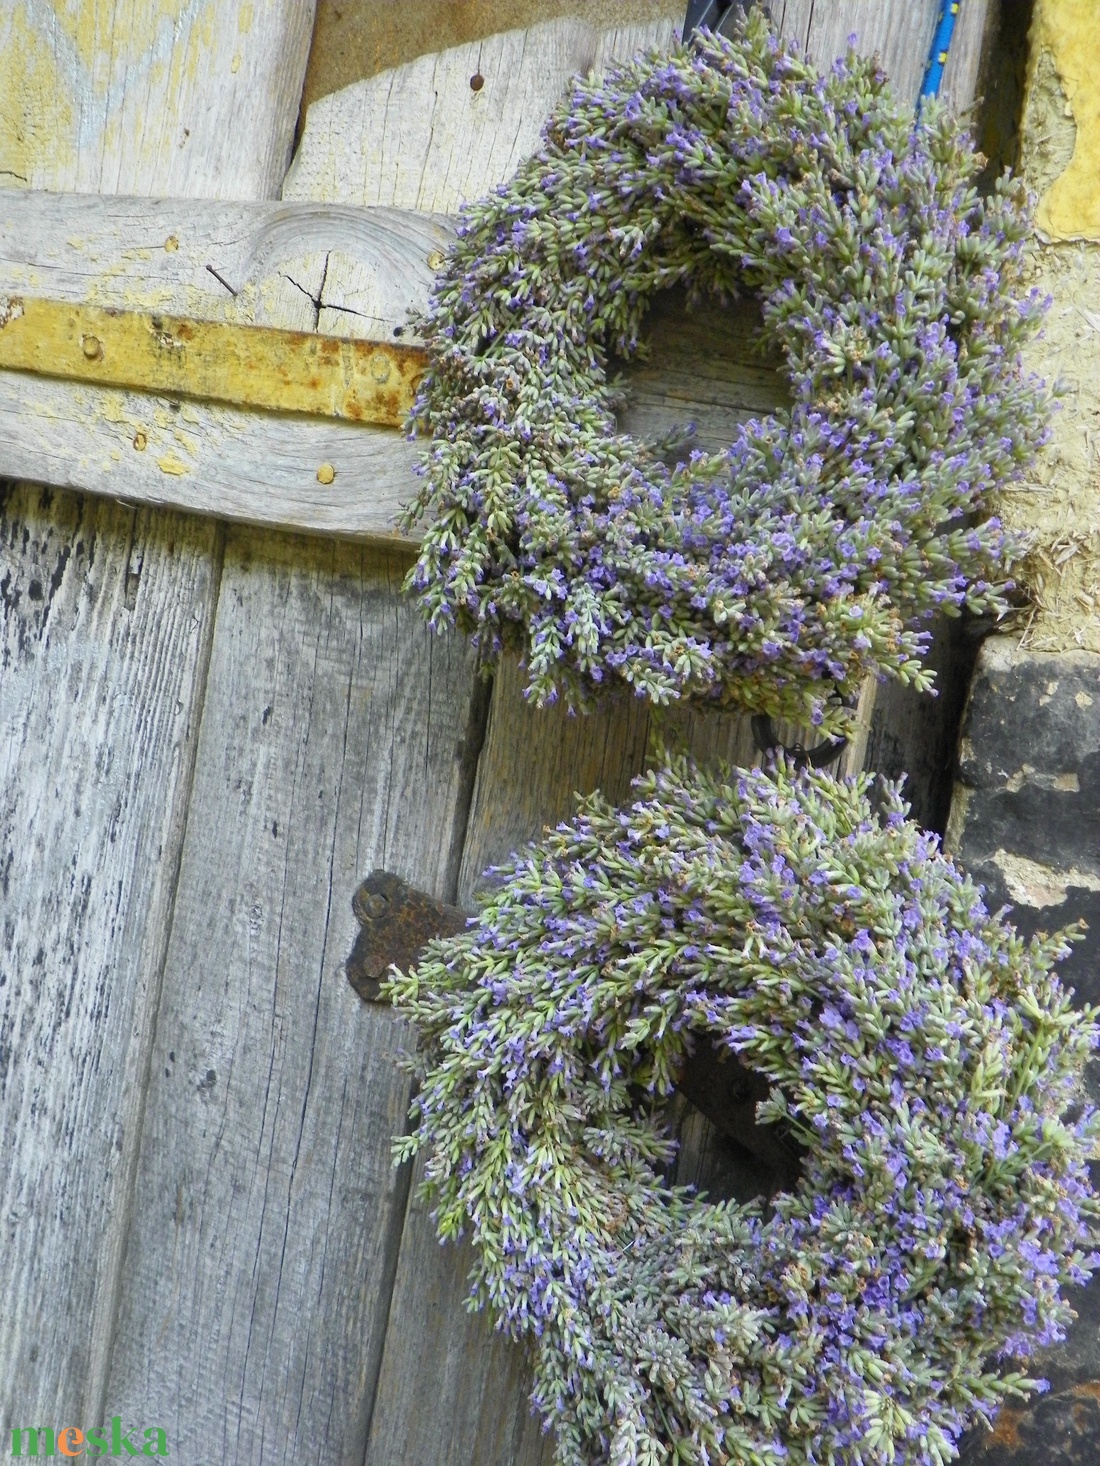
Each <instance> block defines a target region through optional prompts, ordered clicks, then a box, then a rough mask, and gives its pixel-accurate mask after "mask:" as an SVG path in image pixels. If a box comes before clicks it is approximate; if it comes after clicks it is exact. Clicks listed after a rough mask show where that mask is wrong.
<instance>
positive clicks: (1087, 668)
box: [946, 637, 1100, 1466]
mask: <svg viewBox="0 0 1100 1466" xmlns="http://www.w3.org/2000/svg"><path fill="white" fill-rule="evenodd" d="M946 844H947V847H948V849H949V850H950V851H951V853H952V854H954V855H956V856H957V857H958V858H959V859H960V861H961V862H962V864H963V865H965V866H966V868H967V869H968V870H969V871H970V872H971V873H972V874H973V875H974V876H975V877H976V878H977V879H978V880H980V881H981V882H982V884H983V885H984V886H985V887H986V891H987V900H988V902H989V904H990V905H991V906H993V907H997V906H1001V905H1005V904H1007V905H1011V906H1012V908H1013V911H1012V919H1013V921H1014V922H1015V924H1016V926H1017V928H1018V929H1019V930H1021V931H1023V932H1027V933H1029V934H1030V933H1033V932H1036V931H1053V930H1055V929H1057V928H1059V927H1063V926H1068V925H1069V924H1070V923H1071V922H1073V921H1076V920H1078V919H1084V920H1085V921H1087V922H1088V926H1089V930H1088V933H1087V936H1086V940H1085V941H1083V942H1079V943H1078V944H1077V945H1076V946H1075V947H1074V949H1073V954H1072V956H1071V957H1070V958H1069V959H1068V960H1067V961H1066V962H1064V963H1063V964H1062V973H1063V976H1064V977H1065V980H1066V981H1067V982H1068V983H1069V984H1071V985H1072V986H1073V987H1074V988H1075V989H1076V991H1077V997H1078V999H1079V1000H1080V1001H1081V1002H1089V1003H1096V1002H1100V962H1098V961H1097V956H1098V952H1100V656H1097V655H1095V654H1094V653H1091V652H1029V651H1022V650H1020V649H1019V648H1018V647H1017V646H1016V643H1015V642H1014V641H1011V640H1009V639H1007V638H1005V637H991V638H990V639H989V640H988V641H987V642H986V643H985V644H984V646H983V647H982V650H981V653H980V655H979V658H978V665H977V669H976V671H975V675H974V681H973V684H972V686H971V692H970V700H969V703H968V706H967V711H966V715H965V718H964V722H963V733H962V743H961V747H960V751H959V770H958V782H957V784H956V786H955V794H954V799H953V802H952V808H951V818H950V821H949V823H948V827H947V839H946ZM1071 1299H1072V1302H1073V1306H1074V1308H1075V1309H1076V1310H1077V1313H1078V1319H1077V1322H1076V1324H1074V1326H1073V1328H1072V1329H1071V1331H1070V1334H1069V1337H1068V1338H1067V1340H1066V1342H1065V1343H1064V1344H1063V1345H1062V1346H1061V1347H1060V1348H1058V1349H1056V1350H1052V1351H1051V1352H1050V1353H1048V1354H1047V1355H1046V1356H1044V1357H1043V1358H1041V1359H1038V1360H1035V1361H1033V1362H1032V1365H1031V1366H1030V1372H1031V1373H1032V1374H1034V1375H1039V1376H1041V1377H1043V1378H1045V1379H1047V1380H1048V1381H1049V1382H1050V1391H1049V1393H1048V1394H1045V1395H1041V1396H1036V1397H1033V1399H1032V1400H1031V1402H1030V1403H1028V1404H1026V1405H1024V1406H1022V1407H1021V1406H1016V1407H1012V1406H1006V1408H1005V1409H1003V1410H1002V1411H1001V1413H1000V1415H999V1416H998V1418H997V1421H996V1424H995V1426H994V1429H993V1430H992V1431H991V1432H990V1431H974V1432H972V1433H971V1435H970V1436H969V1437H968V1439H967V1441H966V1442H965V1444H964V1446H963V1450H962V1460H963V1461H964V1462H969V1463H975V1466H976V1463H978V1462H980V1463H981V1466H1040V1463H1043V1466H1045V1463H1047V1462H1050V1461H1059V1462H1065V1463H1067V1466H1068V1463H1074V1462H1082V1463H1084V1462H1086V1461H1087V1462H1089V1463H1090V1466H1092V1463H1094V1462H1096V1460H1097V1459H1098V1457H1100V1275H1098V1276H1097V1277H1096V1278H1094V1280H1093V1282H1092V1283H1091V1284H1090V1286H1089V1287H1088V1288H1085V1289H1076V1290H1073V1292H1072V1295H1071Z"/></svg>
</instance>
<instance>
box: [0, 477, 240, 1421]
mask: <svg viewBox="0 0 1100 1466" xmlns="http://www.w3.org/2000/svg"><path fill="white" fill-rule="evenodd" d="M216 534H217V531H216V527H215V526H214V525H213V524H211V523H208V522H202V521H193V520H188V519H185V518H183V517H181V516H178V515H161V514H157V513H154V512H152V511H144V512H142V513H140V514H139V513H135V511H133V510H131V509H127V508H124V507H122V506H120V505H116V504H112V503H110V502H108V501H103V500H98V501H97V500H80V499H77V498H74V497H73V496H71V495H68V494H58V495H53V494H50V493H49V492H46V491H40V490H37V489H32V488H28V487H15V486H11V485H8V486H5V487H4V490H3V493H2V496H0V536H2V538H0V567H2V569H0V597H2V600H3V605H4V616H3V628H2V632H0V852H3V854H2V855H0V862H2V864H3V872H2V876H0V889H2V892H3V900H2V903H0V905H2V913H3V914H2V918H0V1156H2V1160H0V1217H2V1218H3V1223H2V1225H3V1241H4V1256H5V1259H6V1263H5V1267H4V1269H3V1275H2V1277H0V1426H2V1428H3V1429H4V1430H5V1431H6V1430H7V1429H9V1428H10V1427H11V1426H12V1425H24V1424H31V1423H35V1422H41V1423H44V1424H48V1425H50V1426H51V1427H54V1428H56V1426H57V1425H58V1423H59V1422H63V1421H71V1420H86V1419H89V1418H90V1417H91V1415H92V1414H93V1413H94V1410H95V1408H96V1402H95V1401H94V1399H93V1398H92V1395H93V1393H94V1383H93V1379H94V1375H95V1373H96V1370H97V1367H98V1360H97V1358H96V1356H97V1354H101V1353H102V1351H103V1349H104V1347H105V1342H106V1334H107V1333H108V1332H109V1323H110V1316H111V1313H112V1305H113V1292H114V1286H115V1278H116V1275H117V1271H118V1266H119V1254H120V1250H121V1245H122V1238H123V1235H124V1230H125V1218H126V1201H127V1195H128V1179H129V1178H128V1170H129V1165H130V1164H131V1163H132V1154H131V1147H132V1140H133V1135H134V1131H135V1129H136V1127H137V1125H138V1122H139V1115H140V1101H141V1088H142V1085H143V1082H144V1067H145V1045H146V1039H147V1031H148V1027H149V1023H150V1013H151V1009H152V1007H153V1006H154V1005H155V1001H156V990H157V985H158V978H159V972H160V964H161V962H162V960H163V944H164V937H165V932H166V928H167V922H168V916H169V912H170V909H171V900H172V881H173V877H174V874H175V862H176V858H177V857H178V851H179V839H180V825H181V822H182V819H183V815H184V809H183V793H184V789H185V785H186V775H187V773H188V769H189V765H190V761H191V754H190V748H189V744H190V740H191V737H192V734H193V728H194V719H195V708H196V704H197V701H198V698H199V696H200V695H201V687H202V681H203V671H204V668H203V656H204V650H205V648H206V647H208V645H209V635H208V633H209V624H208V623H209V618H210V617H211V615H212V609H213V600H214V592H215V585H216V578H217V562H216V557H215V553H214V552H215V542H216Z"/></svg>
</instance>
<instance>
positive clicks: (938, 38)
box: [920, 0, 960, 100]
mask: <svg viewBox="0 0 1100 1466" xmlns="http://www.w3.org/2000/svg"><path fill="white" fill-rule="evenodd" d="M959 3H960V0H945V3H944V7H943V9H942V10H941V11H940V19H939V24H938V25H937V26H936V34H935V35H934V36H933V38H932V50H931V51H930V52H929V55H928V65H927V66H926V67H925V68H924V81H923V82H922V83H921V89H920V94H921V98H922V100H923V98H925V97H934V96H935V95H936V93H937V92H938V91H939V89H940V83H941V82H942V81H943V69H944V67H945V66H946V65H947V53H948V51H949V50H950V49H951V37H952V35H953V34H954V32H955V21H956V20H957V19H958V15H959Z"/></svg>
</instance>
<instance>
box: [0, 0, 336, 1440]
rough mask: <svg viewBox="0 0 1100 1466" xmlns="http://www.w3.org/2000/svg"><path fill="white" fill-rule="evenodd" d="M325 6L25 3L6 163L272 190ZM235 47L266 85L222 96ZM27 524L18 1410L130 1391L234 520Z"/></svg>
mask: <svg viewBox="0 0 1100 1466" xmlns="http://www.w3.org/2000/svg"><path fill="white" fill-rule="evenodd" d="M248 15H251V16H252V19H251V20H249V21H248V23H247V24H246V23H245V22H246V17H247V16H248ZM311 18H312V0H278V3H275V0H272V3H270V4H267V5H265V6H263V7H259V6H250V5H246V4H245V3H244V0H241V3H239V4H237V3H234V4H230V5H227V6H222V7H218V14H217V15H215V14H214V7H203V6H199V5H190V4H186V5H181V4H177V3H169V0H163V3H158V4H145V5H135V4H133V3H126V0H117V3H115V4H103V5H97V6H90V5H85V4H77V3H75V0H73V3H69V0H58V3H56V4H49V3H34V4H32V3H30V0H18V3H15V4H13V5H9V6H7V7H4V9H3V12H2V14H0V180H2V181H3V182H4V184H5V185H7V186H26V187H35V188H52V189H71V188H78V187H83V188H86V189H88V188H98V189H101V190H104V191H109V190H112V189H129V190H132V191H135V192H146V193H148V192H155V191H162V192H169V191H171V190H172V189H179V190H181V191H182V190H185V189H187V188H188V187H190V188H192V189H193V190H194V191H195V192H197V193H203V194H204V195H207V196H221V197H227V196H233V197H249V196H252V197H270V196H271V195H272V194H273V193H274V192H275V191H276V190H277V188H278V186H279V183H280V182H281V179H282V174H283V171H284V168H285V161H286V157H285V155H286V150H287V146H288V143H289V137H290V130H291V129H292V127H293V123H294V116H295V112H296V107H297V97H298V95H299V92H300V87H301V80H302V74H303V72H304V66H305V59H306V58H305V51H306V47H307V45H308V38H309V29H310V23H311ZM234 32H235V34H236V35H237V36H238V37H239V38H240V39H239V41H233V40H232V35H233V33H234ZM231 42H232V45H233V47H234V48H235V49H232V50H230V49H229V48H230V44H231ZM238 54H239V56H240V61H239V63H238V65H237V66H236V68H234V65H233V62H234V58H235V57H237V55H238ZM219 58H220V59H219ZM223 63H224V70H225V73H226V76H227V78H237V77H238V76H240V83H239V84H238V82H237V81H235V80H234V81H233V82H232V84H230V82H229V81H228V80H227V82H226V86H225V87H224V88H223V92H222V93H219V95H218V98H214V97H213V96H212V95H210V96H208V95H207V92H208V88H209V77H210V75H211V74H212V73H214V74H218V73H220V72H221V71H222V69H223ZM288 99H289V100H288ZM2 522H3V534H4V554H3V559H2V561H0V566H2V569H0V586H2V587H3V590H2V591H0V598H2V601H3V626H4V630H3V636H4V641H3V646H4V654H3V655H4V661H3V670H2V674H0V678H2V680H0V749H3V751H4V753H3V762H2V764H0V850H3V851H5V852H8V851H10V852H12V855H13V857H14V858H13V859H12V860H11V861H10V863H8V864H7V868H6V870H5V873H4V881H3V921H2V922H0V963H2V967H0V980H2V981H0V1034H2V1035H3V1037H2V1038H0V1070H2V1072H3V1077H2V1080H0V1084H2V1086H3V1116H4V1121H3V1123H4V1135H3V1160H2V1162H0V1216H3V1217H4V1219H5V1221H4V1226H5V1229H6V1237H5V1240H6V1241H7V1242H8V1248H9V1256H10V1257H11V1259H12V1266H10V1267H8V1268H5V1270H4V1278H3V1282H2V1284H0V1290H2V1291H0V1428H2V1429H5V1430H6V1429H7V1428H9V1427H10V1426H11V1425H12V1424H20V1425H22V1424H26V1423H29V1422H30V1421H31V1420H38V1421H40V1422H41V1423H44V1424H49V1425H51V1426H52V1427H56V1426H57V1425H58V1424H59V1423H61V1422H62V1421H66V1420H68V1421H73V1420H78V1421H83V1422H89V1423H91V1422H97V1421H98V1419H99V1418H100V1417H101V1414H102V1409H103V1405H104V1403H105V1399H104V1386H105V1379H106V1373H107V1368H108V1357H109V1351H110V1342H111V1336H112V1331H113V1323H114V1317H115V1311H116V1302H117V1294H118V1287H119V1281H120V1275H121V1270H122V1255H123V1249H124V1245H125V1238H126V1230H127V1222H128V1217H129V1205H130V1198H131V1196H132V1187H133V1177H134V1169H135V1166H136V1164H137V1145H138V1141H139V1138H140V1132H141V1118H142V1107H143V1102H144V1101H143V1095H144V1090H145V1086H146V1083H147V1076H148V1066H149V1062H150V1052H151V1042H152V1034H153V1025H154V1019H155V1013H156V1006H157V1002H158V999H159V992H160V980H161V974H162V971H163V963H164V957H165V951H166V944H167V937H168V928H169V924H170V920H171V910H172V900H173V894H174V885H175V877H176V872H177V869H178V862H179V857H180V850H181V843H182V839H183V830H184V825H185V820H186V811H187V800H188V793H189V788H190V777H191V771H192V767H193V762H194V750H195V736H196V733H197V727H198V721H199V716H200V712H201V705H202V696H203V690H204V686H205V676H206V667H207V659H208V656H209V649H210V636H211V629H212V625H213V619H214V608H215V604H216V600H217V585H218V576H219V573H220V544H221V540H220V532H219V531H218V529H217V527H216V525H214V524H212V523H211V522H208V521H206V522H203V521H193V520H189V519H187V518H185V517H182V516H179V515H175V514H166V513H161V512H155V511H146V510H143V511H135V510H133V509H124V508H120V507H119V506H117V505H114V504H111V503H110V502H100V503H96V502H91V501H89V502H85V501H83V500H81V499H79V498H77V497H75V496H72V495H69V494H63V493H41V492H39V491H37V490H32V489H26V488H16V489H14V490H11V489H9V490H8V491H7V492H6V495H5V500H4V511H3V521H2ZM17 1256H18V1257H19V1258H20V1259H21V1260H22V1262H23V1264H24V1265H23V1266H21V1265H19V1264H18V1263H16V1261H15V1258H16V1257H17Z"/></svg>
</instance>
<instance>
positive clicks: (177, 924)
mask: <svg viewBox="0 0 1100 1466" xmlns="http://www.w3.org/2000/svg"><path fill="white" fill-rule="evenodd" d="M406 568H407V561H406V558H405V557H393V556H386V555H385V554H384V553H383V554H381V555H380V554H379V552H378V551H375V550H369V549H366V548H364V547H358V546H352V545H347V544H340V543H338V542H325V541H313V540H302V539H297V538H292V537H288V536H281V535H264V536H260V535H256V534H254V533H251V532H247V531H234V532H231V533H230V535H229V538H228V542H227V547H226V554H225V567H224V570H223V573H222V582H221V599H220V606H219V612H218V623H217V628H216V632H215V637H214V646H213V653H212V659H211V666H210V674H209V679H208V690H207V697H206V703H205V708H204V712H203V724H202V733H201V737H200V742H199V750H198V758H197V763H196V773H195V784H194V791H193V795H192V800H191V808H190V812H189V816H188V824H187V837H186V843H185V847H184V855H183V862H182V868H181V874H180V882H179V889H178V892H177V896H176V903H175V912H174V919H173V926H172V939H171V944H170V948H169V952H168V960H167V964H166V968H165V980H164V990H163V998H162V1002H161V1007H160V1013H159V1016H158V1023H157V1039H156V1048H155V1052H154V1061H153V1066H152V1079H151V1085H150V1092H149V1096H148V1100H147V1105H146V1118H145V1129H144V1135H143V1139H142V1150H141V1161H140V1166H139V1170H138V1183H137V1192H136V1205H135V1212H134V1221H133V1225H132V1229H131V1237H130V1244H129V1247H128V1249H127V1254H126V1277H125V1283H124V1289H123V1295H122V1306H121V1311H120V1317H119V1332H118V1342H117V1345H116V1348H115V1354H114V1361H113V1369H112V1374H111V1382H110V1389H109V1392H108V1393H109V1398H110V1400H111V1402H112V1408H113V1409H115V1410H119V1411H121V1412H122V1413H123V1414H124V1415H126V1416H127V1418H138V1417H143V1418H148V1419H155V1420H157V1421H160V1422H163V1424H164V1425H165V1428H166V1429H167V1430H168V1433H169V1438H170V1440H171V1442H172V1448H173V1451H175V1452H178V1453H179V1454H180V1455H181V1457H182V1458H184V1459H186V1460H194V1461H199V1460H215V1459H217V1460H232V1461H234V1462H238V1463H244V1462H257V1463H259V1462H263V1463H264V1466H267V1463H275V1462H286V1463H298V1462H301V1461H303V1460H306V1459H313V1458H315V1457H317V1456H320V1457H323V1459H325V1460H332V1461H339V1462H346V1463H348V1466H351V1463H361V1462H362V1460H363V1453H364V1448H365V1444H366V1431H367V1423H368V1418H369V1413H370V1407H371V1404H372V1401H373V1397H374V1386H375V1380H376V1378H377V1374H378V1367H379V1357H380V1354H381V1348H382V1339H383V1336H384V1333H385V1323H386V1317H387V1311H388V1307H389V1296H390V1288H391V1285H392V1279H393V1272H394V1267H395V1265H396V1258H397V1245H398V1240H399V1238H400V1234H401V1227H402V1221H403V1217H404V1212H405V1203H406V1199H407V1191H408V1172H407V1170H406V1171H401V1172H399V1171H396V1170H395V1169H394V1168H393V1167H392V1165H391V1162H390V1142H391V1137H392V1136H393V1135H394V1134H396V1133H399V1132H400V1131H401V1130H402V1129H403V1127H404V1116H405V1111H406V1108H407V1104H408V1094H409V1081H408V1077H407V1075H406V1074H405V1073H404V1072H403V1071H402V1070H401V1069H399V1067H398V1065H397V1062H396V1060H397V1055H398V1052H399V1051H400V1050H401V1049H402V1048H408V1047H410V1038H409V1035H408V1033H407V1031H406V1029H405V1026H404V1024H403V1023H401V1022H400V1020H398V1019H397V1018H396V1016H395V1015H394V1014H393V1013H392V1012H391V1011H390V1010H388V1009H387V1008H386V1007H385V1006H375V1005H369V1006H368V1005H365V1004H363V1003H362V1002H360V1000H359V998H358V997H357V996H356V995H355V993H354V992H353V991H352V989H351V987H350V986H349V984H348V983H347V981H346V979H345V976H344V972H343V964H344V961H345V959H346V958H347V956H348V954H349V952H350V951H351V947H352V943H353V940H354V937H355V932H356V923H355V919H354V917H353V915H352V910H351V904H350V902H351V895H352V892H353V891H354V889H355V887H356V886H357V884H358V882H359V881H360V879H361V878H362V877H363V875H365V874H366V873H367V872H368V871H369V870H371V869H372V868H374V867H375V866H384V867H386V868H387V869H389V870H392V871H394V872H395V873H397V874H400V875H402V876H404V877H406V878H407V879H408V880H409V881H411V882H413V883H414V884H416V885H417V886H420V887H423V888H426V889H428V890H430V891H433V892H435V893H437V894H439V895H441V896H447V895H451V894H453V885H454V878H455V871H456V865H457V854H458V845H459V838H460V834H461V827H462V823H463V820H464V814H465V804H466V801H467V800H468V793H469V783H470V779H471V775H472V767H473V758H474V757H475V756H476V742H477V740H478V738H479V736H480V729H479V721H478V716H479V706H480V703H481V701H482V699H481V698H480V696H479V688H478V685H477V682H476V680H475V678H474V676H473V661H472V655H471V653H470V651H469V649H468V648H467V647H466V646H465V645H464V644H463V643H461V642H460V641H458V640H456V639H455V638H441V637H437V636H434V635H432V633H430V632H429V631H428V630H427V628H426V627H425V626H424V625H423V623H422V622H421V621H420V619H419V617H418V616H417V614H416V612H415V610H414V608H413V607H412V606H411V605H409V604H408V603H407V602H405V601H403V600H402V599H401V597H400V584H401V579H402V577H403V574H404V571H405V569H406ZM471 739H472V740H473V747H472V748H471V745H470V742H469V740H471Z"/></svg>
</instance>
